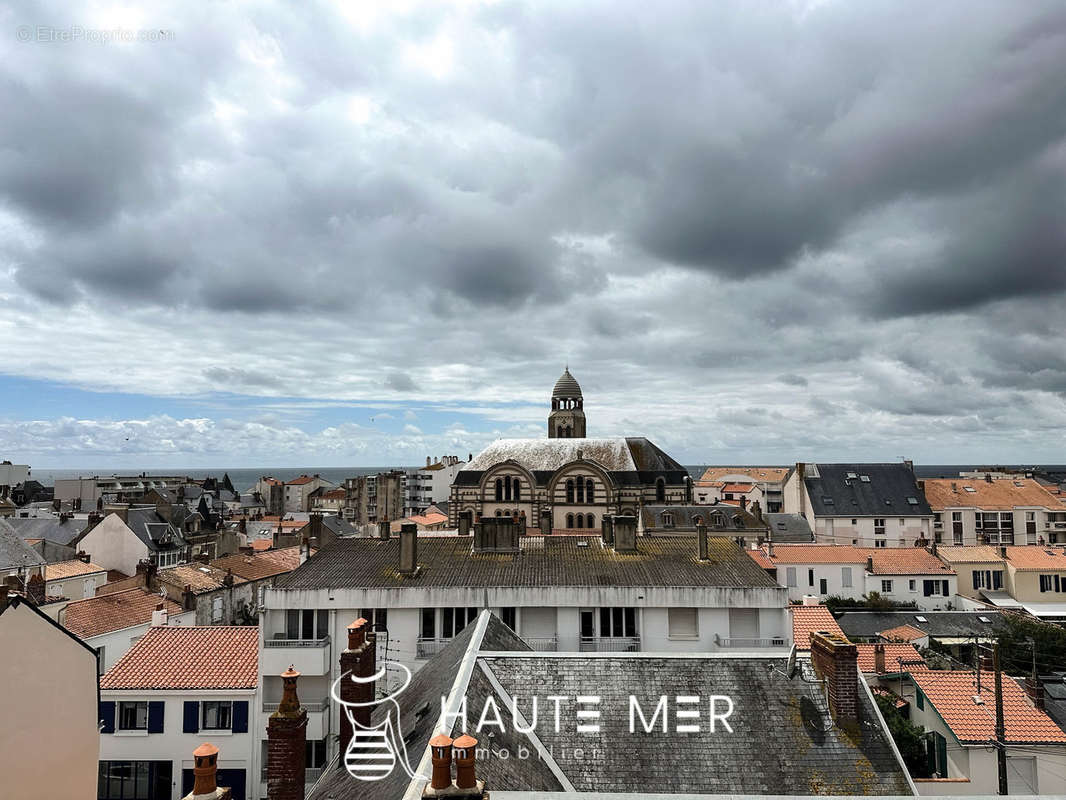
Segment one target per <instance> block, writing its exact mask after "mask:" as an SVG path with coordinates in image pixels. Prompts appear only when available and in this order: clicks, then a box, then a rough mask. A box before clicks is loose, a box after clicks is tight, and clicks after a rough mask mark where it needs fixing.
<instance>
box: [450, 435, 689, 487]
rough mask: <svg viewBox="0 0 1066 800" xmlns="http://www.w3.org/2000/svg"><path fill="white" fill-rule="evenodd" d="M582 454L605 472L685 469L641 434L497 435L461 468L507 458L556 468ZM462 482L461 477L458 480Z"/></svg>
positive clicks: (534, 467)
mask: <svg viewBox="0 0 1066 800" xmlns="http://www.w3.org/2000/svg"><path fill="white" fill-rule="evenodd" d="M579 451H580V453H581V457H582V458H584V459H586V460H589V461H594V462H596V463H597V464H599V465H600V466H601V467H603V468H604V469H606V470H607V471H608V472H678V471H680V472H684V471H685V468H684V467H683V466H681V465H680V464H678V463H677V462H676V461H674V459H672V458H671V457H670V456H668V455H667V454H666V453H664V452H663V451H662V450H660V449H659V448H658V447H656V446H655V445H654V444H652V443H651V442H650V441H648V440H647V439H645V438H644V437H642V436H630V437H621V436H619V437H615V438H610V439H497V440H496V441H495V442H493V443H492V444H490V445H489V446H488V447H486V448H485V449H484V450H482V451H481V452H480V453H478V454H477V455H476V456H474V458H473V460H472V461H470V462H469V463H468V464H467V465H466V466H465V467H463V469H461V470H460V471H459V472H458V474H457V475H456V478H457V479H458V478H459V476H462V475H463V473H468V474H469V473H480V472H484V471H485V470H487V469H490V468H492V467H493V466H495V465H496V464H499V463H501V462H504V461H507V460H509V459H510V460H513V461H517V462H518V463H519V464H521V465H522V466H523V467H525V468H526V469H528V470H529V471H531V472H549V473H550V472H555V471H556V470H557V469H559V468H560V467H562V466H564V465H566V464H569V463H570V462H572V461H577V459H578V452H579ZM460 482H461V481H460Z"/></svg>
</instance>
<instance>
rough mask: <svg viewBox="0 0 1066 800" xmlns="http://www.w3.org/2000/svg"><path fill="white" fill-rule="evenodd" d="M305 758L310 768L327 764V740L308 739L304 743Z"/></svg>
mask: <svg viewBox="0 0 1066 800" xmlns="http://www.w3.org/2000/svg"><path fill="white" fill-rule="evenodd" d="M304 758H305V759H306V760H305V763H306V765H307V768H308V769H321V768H322V767H324V766H326V740H325V739H308V740H307V741H306V742H305V743H304Z"/></svg>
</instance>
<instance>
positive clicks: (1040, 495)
mask: <svg viewBox="0 0 1066 800" xmlns="http://www.w3.org/2000/svg"><path fill="white" fill-rule="evenodd" d="M925 497H926V499H927V500H928V501H929V505H930V506H931V507H932V508H933V509H934V510H936V511H940V510H942V509H945V508H970V507H974V508H980V509H984V510H987V511H1010V510H1011V509H1012V508H1016V507H1018V506H1037V507H1041V508H1050V509H1055V510H1062V509H1063V504H1062V502H1061V501H1060V500H1059V498H1058V497H1055V496H1053V495H1052V494H1051V493H1050V492H1048V490H1047V489H1045V488H1044V487H1043V486H1041V485H1040V483H1039V482H1037V481H1035V480H1033V479H1032V478H1003V479H999V480H993V481H986V480H974V479H972V478H935V479H928V480H926V481H925Z"/></svg>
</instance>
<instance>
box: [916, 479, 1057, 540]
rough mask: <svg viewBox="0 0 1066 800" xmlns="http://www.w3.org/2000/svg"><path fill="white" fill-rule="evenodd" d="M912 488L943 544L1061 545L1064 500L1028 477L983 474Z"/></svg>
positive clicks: (936, 480)
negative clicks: (926, 506)
mask: <svg viewBox="0 0 1066 800" xmlns="http://www.w3.org/2000/svg"><path fill="white" fill-rule="evenodd" d="M918 483H919V488H921V489H922V490H923V491H924V493H925V497H926V499H927V500H928V501H929V507H930V508H931V509H932V512H933V530H934V532H935V533H937V534H938V536H937V541H940V542H943V543H944V544H949V545H953V546H965V545H981V544H989V545H1001V544H1005V545H1015V544H1017V545H1022V544H1035V545H1043V544H1066V497H1064V496H1061V495H1055V494H1052V493H1051V492H1050V491H1048V489H1046V488H1045V487H1044V486H1042V485H1041V484H1040V483H1039V482H1038V481H1036V480H1034V479H1033V478H1024V477H997V476H994V475H993V474H992V473H985V474H984V475H983V476H982V477H978V478H962V477H960V478H938V479H929V480H924V481H919V482H918Z"/></svg>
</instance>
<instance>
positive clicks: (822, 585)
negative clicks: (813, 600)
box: [818, 578, 829, 594]
mask: <svg viewBox="0 0 1066 800" xmlns="http://www.w3.org/2000/svg"><path fill="white" fill-rule="evenodd" d="M818 593H819V594H829V581H827V580H826V579H825V578H819V579H818Z"/></svg>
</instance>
